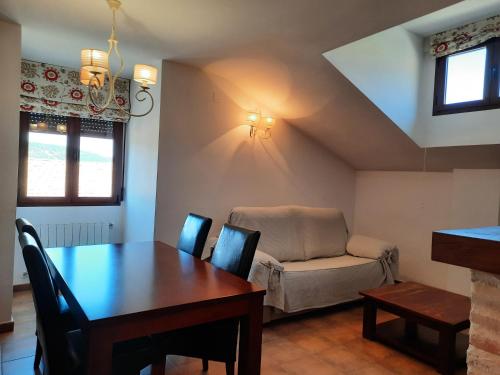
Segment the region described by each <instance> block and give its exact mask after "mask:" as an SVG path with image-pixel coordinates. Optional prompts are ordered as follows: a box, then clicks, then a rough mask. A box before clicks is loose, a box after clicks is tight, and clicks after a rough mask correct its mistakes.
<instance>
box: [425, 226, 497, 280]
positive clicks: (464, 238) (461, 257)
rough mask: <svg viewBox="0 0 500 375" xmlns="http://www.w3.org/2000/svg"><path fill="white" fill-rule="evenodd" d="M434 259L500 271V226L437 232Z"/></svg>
mask: <svg viewBox="0 0 500 375" xmlns="http://www.w3.org/2000/svg"><path fill="white" fill-rule="evenodd" d="M432 260H435V261H438V262H443V263H447V264H453V265H455V266H462V267H467V268H471V269H475V270H479V271H484V272H490V273H500V226H496V227H482V228H466V229H450V230H439V231H435V232H433V233H432Z"/></svg>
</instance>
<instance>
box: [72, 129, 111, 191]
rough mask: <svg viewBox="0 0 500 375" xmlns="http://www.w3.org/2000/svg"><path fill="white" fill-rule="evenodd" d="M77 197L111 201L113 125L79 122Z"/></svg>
mask: <svg viewBox="0 0 500 375" xmlns="http://www.w3.org/2000/svg"><path fill="white" fill-rule="evenodd" d="M80 132H81V135H80V163H79V178H78V196H79V197H111V195H112V189H113V146H114V142H113V123H112V122H109V121H99V120H91V119H82V120H81V125H80Z"/></svg>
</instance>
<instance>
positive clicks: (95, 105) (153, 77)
mask: <svg viewBox="0 0 500 375" xmlns="http://www.w3.org/2000/svg"><path fill="white" fill-rule="evenodd" d="M106 2H107V3H108V5H109V7H110V8H111V12H112V16H113V17H112V24H111V35H110V36H109V39H108V51H107V52H106V51H102V50H99V49H92V48H86V49H82V52H81V56H80V57H81V69H80V81H81V82H82V83H83V84H84V85H87V86H88V89H89V92H88V95H87V105H88V107H89V109H90V110H92V111H94V112H95V111H103V110H104V109H106V108H108V107H109V106H110V105H116V106H117V107H118V109H119V110H120V111H122V112H123V113H125V114H127V115H128V116H133V117H142V116H146V115H147V114H148V113H150V112H151V111H152V110H153V107H154V100H153V96H152V95H151V93H150V92H149V85H154V84H156V81H157V76H158V70H157V69H156V68H155V67H154V66H150V65H144V64H137V65H136V66H135V67H134V80H135V81H137V82H139V83H140V84H141V86H140V89H139V90H138V91H137V92H136V94H135V95H134V97H135V99H136V100H137V101H138V102H145V101H148V102H149V107H148V109H147V110H146V111H145V112H143V113H140V114H135V113H131V112H130V111H128V110H127V109H126V108H124V106H123V103H121V102H119V101H118V99H117V97H116V94H115V91H116V89H115V83H116V82H117V80H118V79H119V78H120V74H121V73H122V72H123V70H124V68H125V62H124V60H123V56H122V55H121V53H120V49H119V48H118V38H117V33H116V12H117V11H118V10H119V9H120V6H121V1H120V0H106ZM110 56H113V57H114V58H117V59H118V61H119V63H120V66H119V68H118V70H117V71H115V72H112V71H111V67H110V66H109V58H110ZM105 78H106V79H105ZM105 86H107V87H105ZM113 103H114V104H113Z"/></svg>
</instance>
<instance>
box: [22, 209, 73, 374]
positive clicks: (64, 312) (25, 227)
mask: <svg viewBox="0 0 500 375" xmlns="http://www.w3.org/2000/svg"><path fill="white" fill-rule="evenodd" d="M16 227H17V232H18V234H19V235H20V234H22V233H27V234H29V235H30V236H31V237H32V238H33V239H34V241H35V242H36V244H37V246H38V249H39V250H40V252H41V254H42V257H43V260H44V262H45V264H46V265H47V268H48V270H49V276H50V282H51V283H52V288H53V289H54V291H55V293H56V298H57V302H58V307H59V313H60V315H61V319H62V322H63V323H62V324H63V325H64V327H65V328H66V330H68V331H69V330H71V329H76V328H78V325H77V323H76V321H75V319H74V317H73V315H72V314H71V310H70V309H69V306H68V304H67V302H66V300H65V299H64V297H63V296H62V295H61V294H60V293H59V288H58V287H57V282H56V276H55V271H54V269H53V268H52V267H51V266H50V262H49V260H48V256H47V253H46V252H45V249H44V247H43V244H42V241H41V240H40V236H39V235H38V233H37V231H36V229H35V227H34V226H33V225H32V224H31V223H30V222H29V221H28V220H26V219H24V218H18V219H16ZM36 335H37V342H36V350H35V360H34V363H33V367H34V368H35V369H37V368H38V367H39V366H40V360H41V359H42V346H41V345H40V340H38V327H37V330H36Z"/></svg>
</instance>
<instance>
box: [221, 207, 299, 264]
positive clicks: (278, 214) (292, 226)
mask: <svg viewBox="0 0 500 375" xmlns="http://www.w3.org/2000/svg"><path fill="white" fill-rule="evenodd" d="M228 221H229V224H233V225H237V226H240V227H244V228H248V229H251V230H258V231H260V232H261V236H260V241H259V245H258V249H259V250H260V251H262V252H264V253H267V254H269V255H271V256H272V257H274V258H275V259H276V260H278V261H279V262H286V261H294V260H304V259H305V256H304V247H303V243H302V241H301V240H300V236H299V225H298V222H297V220H296V217H295V216H292V215H291V210H290V207H289V206H281V207H235V208H233V209H232V211H231V213H230V215H229V220H228Z"/></svg>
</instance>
